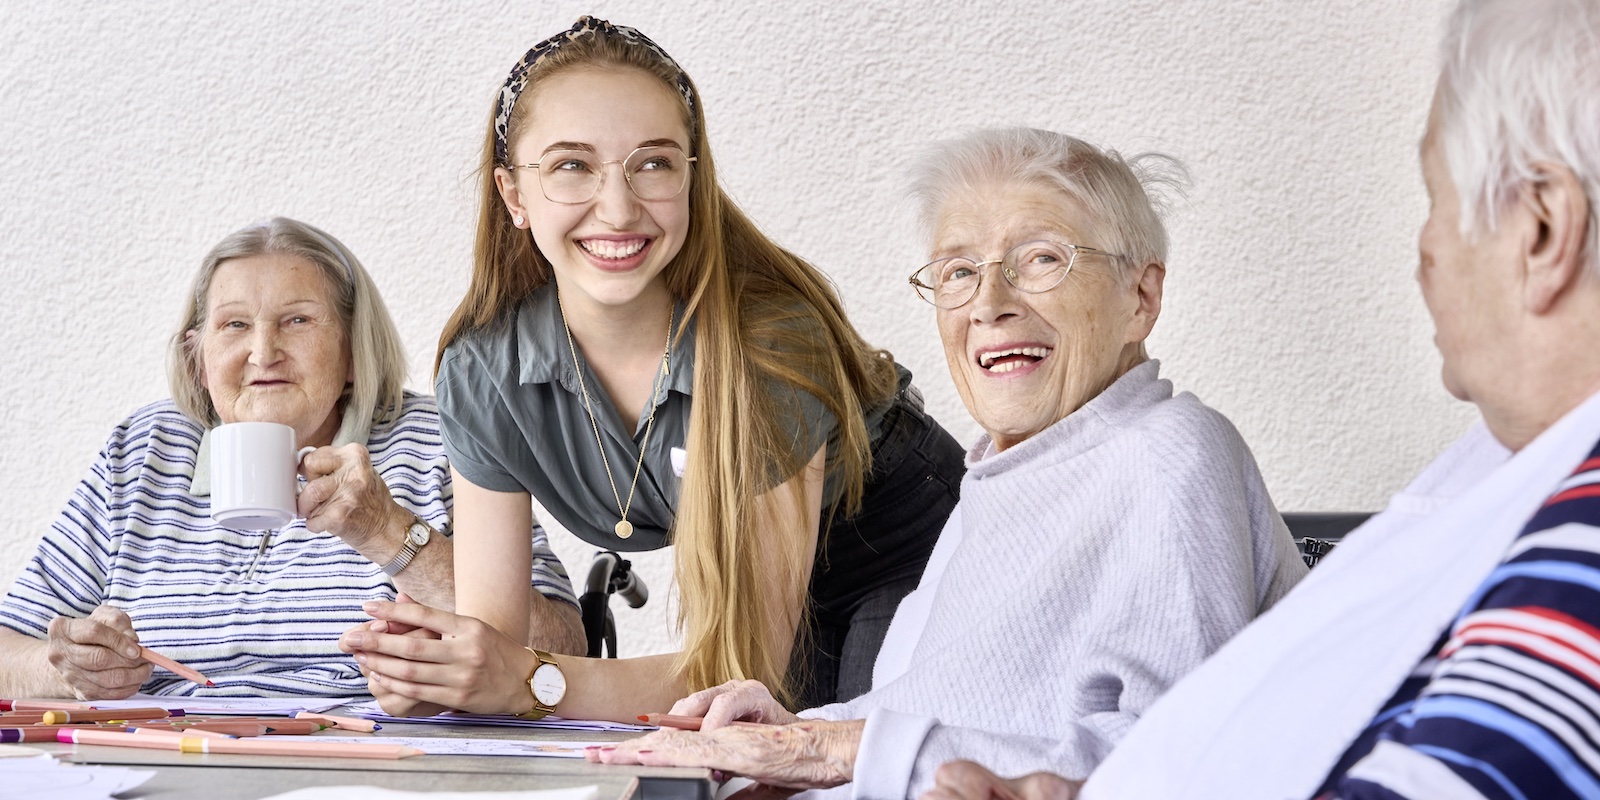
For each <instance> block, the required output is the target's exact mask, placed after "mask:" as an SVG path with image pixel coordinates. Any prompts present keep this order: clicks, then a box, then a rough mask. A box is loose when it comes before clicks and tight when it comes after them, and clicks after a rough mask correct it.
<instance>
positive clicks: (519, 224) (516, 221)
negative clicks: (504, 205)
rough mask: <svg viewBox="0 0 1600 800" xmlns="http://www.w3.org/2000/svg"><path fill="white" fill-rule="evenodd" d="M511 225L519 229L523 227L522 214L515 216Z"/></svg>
mask: <svg viewBox="0 0 1600 800" xmlns="http://www.w3.org/2000/svg"><path fill="white" fill-rule="evenodd" d="M511 224H513V225H516V226H517V227H519V228H520V227H522V215H521V214H517V215H515V216H513V217H512V218H511Z"/></svg>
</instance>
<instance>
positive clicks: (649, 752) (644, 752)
mask: <svg viewBox="0 0 1600 800" xmlns="http://www.w3.org/2000/svg"><path fill="white" fill-rule="evenodd" d="M633 752H635V753H638V754H639V755H641V756H647V755H650V754H651V753H654V752H655V751H654V750H635V751H633Z"/></svg>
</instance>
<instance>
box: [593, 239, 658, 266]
mask: <svg viewBox="0 0 1600 800" xmlns="http://www.w3.org/2000/svg"><path fill="white" fill-rule="evenodd" d="M649 243H650V240H649V239H625V240H622V241H617V240H613V239H579V240H578V246H579V247H581V248H583V251H584V252H585V253H588V254H589V255H591V256H594V257H595V258H605V259H612V260H617V261H620V260H622V259H624V258H632V257H633V256H636V255H638V254H639V251H641V250H643V249H644V248H645V245H647V244H649Z"/></svg>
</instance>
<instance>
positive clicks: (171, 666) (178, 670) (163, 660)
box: [139, 645, 216, 686]
mask: <svg viewBox="0 0 1600 800" xmlns="http://www.w3.org/2000/svg"><path fill="white" fill-rule="evenodd" d="M139 657H140V658H142V659H144V660H146V661H148V662H150V663H152V664H154V665H156V666H158V667H162V668H164V669H166V670H167V671H168V672H171V673H172V674H174V675H177V676H179V677H182V678H187V679H188V680H191V681H194V682H195V683H198V684H200V685H201V686H216V684H214V683H212V682H211V679H210V678H207V677H206V676H204V675H201V674H200V672H199V670H196V669H193V668H191V667H186V666H184V665H182V664H179V663H178V662H176V661H173V660H172V659H170V658H167V657H166V656H164V655H161V654H160V653H157V652H156V651H154V650H151V649H150V648H148V647H145V646H144V645H140V646H139Z"/></svg>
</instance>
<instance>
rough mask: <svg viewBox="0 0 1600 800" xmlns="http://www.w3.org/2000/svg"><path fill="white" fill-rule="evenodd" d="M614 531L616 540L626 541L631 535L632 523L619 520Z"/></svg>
mask: <svg viewBox="0 0 1600 800" xmlns="http://www.w3.org/2000/svg"><path fill="white" fill-rule="evenodd" d="M615 530H616V532H617V538H618V539H626V538H628V537H629V536H632V535H633V523H631V522H629V521H627V520H621V521H619V522H617V527H616V529H615Z"/></svg>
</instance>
